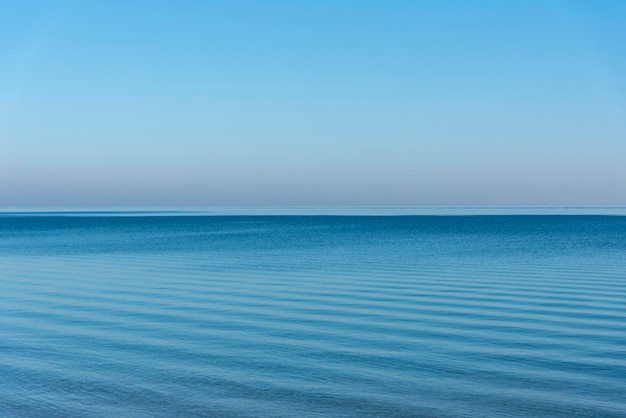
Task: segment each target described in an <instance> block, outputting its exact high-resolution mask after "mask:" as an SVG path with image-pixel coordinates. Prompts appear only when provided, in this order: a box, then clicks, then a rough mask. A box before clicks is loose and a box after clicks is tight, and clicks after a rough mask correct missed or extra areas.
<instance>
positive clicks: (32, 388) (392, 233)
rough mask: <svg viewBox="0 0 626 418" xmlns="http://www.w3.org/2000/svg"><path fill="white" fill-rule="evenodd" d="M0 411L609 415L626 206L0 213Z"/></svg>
mask: <svg viewBox="0 0 626 418" xmlns="http://www.w3.org/2000/svg"><path fill="white" fill-rule="evenodd" d="M0 416H2V417H46V418H52V417H83V416H85V417H92V416H93V417H171V416H251V417H252V416H282V417H309V416H339V417H362V416H384V417H389V416H450V417H455V416H459V417H483V416H485V417H491V416H494V417H497V416H503V417H504V416H507V417H509V416H532V417H540V416H561V417H573V416H581V417H586V416H589V417H591V416H598V417H602V416H606V417H610V416H615V417H617V416H622V417H625V416H626V217H624V216H591V215H589V216H578V215H568V216H554V215H550V216H543V215H528V216H506V215H500V216H244V215H242V216H177V215H176V214H168V216H154V215H153V216H143V215H142V214H140V213H139V214H135V216H116V215H110V216H93V215H90V214H89V213H86V214H85V213H83V214H80V215H77V214H74V215H72V216H59V215H58V214H56V215H45V214H38V215H32V214H31V215H23V214H22V215H20V214H15V213H14V214H3V215H0Z"/></svg>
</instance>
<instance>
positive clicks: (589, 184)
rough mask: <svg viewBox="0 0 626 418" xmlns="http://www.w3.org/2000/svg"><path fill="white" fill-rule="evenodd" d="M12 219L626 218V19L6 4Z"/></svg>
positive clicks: (398, 4)
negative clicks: (156, 209) (391, 209)
mask: <svg viewBox="0 0 626 418" xmlns="http://www.w3.org/2000/svg"><path fill="white" fill-rule="evenodd" d="M0 28H1V29H0V205H71V204H82V205H107V204H110V205H150V204H154V205H212V204H226V205H241V204H251V205H255V204H270V205H281V204H294V205H303V204H305V205H316V204H319V205H332V204H341V205H346V204H360V205H367V204H387V205H394V204H402V205H455V204H459V205H507V204H512V205H525V204H526V205H533V204H537V205H546V204H558V205H567V204H576V205H584V204H592V205H593V204H595V205H606V204H615V205H624V204H626V1H573V0H570V1H565V0H563V1H550V0H543V1H528V0H524V1H521V0H520V1H496V0H492V1H487V0H483V1H478V0H477V1H460V0H459V1H452V0H450V1H447V0H444V1H435V0H432V1H415V0H406V1H397V0H396V1H394V0H390V1H367V0H350V1H330V0H327V1H323V0H322V1H272V0H267V1H180V2H176V1H119V0H109V1H79V0H56V1H55V0H49V1H28V2H23V1H9V0H0Z"/></svg>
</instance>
